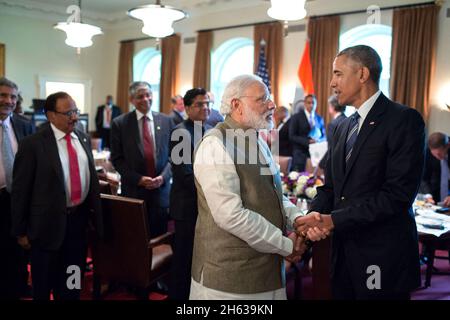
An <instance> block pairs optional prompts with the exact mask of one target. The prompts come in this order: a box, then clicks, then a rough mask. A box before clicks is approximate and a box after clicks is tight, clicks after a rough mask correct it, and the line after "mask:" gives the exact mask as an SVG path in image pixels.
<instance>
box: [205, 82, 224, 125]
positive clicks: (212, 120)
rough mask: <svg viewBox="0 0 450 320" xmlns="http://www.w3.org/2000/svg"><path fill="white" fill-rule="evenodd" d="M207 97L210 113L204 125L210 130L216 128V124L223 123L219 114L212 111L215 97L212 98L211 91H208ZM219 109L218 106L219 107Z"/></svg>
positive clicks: (214, 110)
mask: <svg viewBox="0 0 450 320" xmlns="http://www.w3.org/2000/svg"><path fill="white" fill-rule="evenodd" d="M208 97H209V101H210V106H211V107H210V110H211V112H210V113H209V117H208V120H206V124H207V125H208V126H210V127H212V128H214V127H215V126H216V124H218V123H220V122H223V120H224V119H223V116H222V115H221V114H220V112H219V111H217V110H216V109H214V102H215V97H214V93H212V92H211V91H208ZM219 108H220V106H219Z"/></svg>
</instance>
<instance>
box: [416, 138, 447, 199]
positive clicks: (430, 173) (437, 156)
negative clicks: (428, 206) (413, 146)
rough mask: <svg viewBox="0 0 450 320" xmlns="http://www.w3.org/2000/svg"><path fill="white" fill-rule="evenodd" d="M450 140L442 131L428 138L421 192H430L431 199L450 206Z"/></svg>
mask: <svg viewBox="0 0 450 320" xmlns="http://www.w3.org/2000/svg"><path fill="white" fill-rule="evenodd" d="M449 172H450V141H449V139H448V136H447V135H446V134H445V133H442V132H434V133H432V134H431V135H430V137H429V138H428V150H427V156H426V158H425V170H424V174H423V178H422V184H421V190H420V191H421V192H422V193H426V194H430V195H431V197H430V200H432V202H434V203H440V205H442V206H444V207H450V174H449Z"/></svg>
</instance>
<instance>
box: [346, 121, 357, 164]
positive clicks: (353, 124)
mask: <svg viewBox="0 0 450 320" xmlns="http://www.w3.org/2000/svg"><path fill="white" fill-rule="evenodd" d="M358 119H359V114H358V112H355V113H354V114H353V115H352V116H351V117H350V131H349V132H348V134H347V141H346V142H345V162H346V163H347V162H348V160H349V159H350V156H351V155H352V150H353V145H354V144H355V142H356V138H357V137H358Z"/></svg>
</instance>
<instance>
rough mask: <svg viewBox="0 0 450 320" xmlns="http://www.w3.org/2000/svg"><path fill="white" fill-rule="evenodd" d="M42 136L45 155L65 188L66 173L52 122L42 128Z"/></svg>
mask: <svg viewBox="0 0 450 320" xmlns="http://www.w3.org/2000/svg"><path fill="white" fill-rule="evenodd" d="M42 137H43V140H44V145H43V148H44V150H45V153H44V154H45V155H47V158H48V159H49V161H50V162H51V164H52V166H53V169H54V170H55V172H56V175H57V176H58V179H59V181H60V182H61V185H62V188H63V189H64V190H65V186H64V174H63V169H62V165H61V159H60V158H59V152H58V145H57V144H56V138H55V135H54V133H53V130H52V128H51V127H50V123H49V122H48V123H46V124H45V127H44V128H43V129H42Z"/></svg>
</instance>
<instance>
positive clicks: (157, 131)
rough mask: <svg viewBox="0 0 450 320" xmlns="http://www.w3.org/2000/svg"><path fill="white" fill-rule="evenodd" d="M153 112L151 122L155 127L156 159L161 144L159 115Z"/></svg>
mask: <svg viewBox="0 0 450 320" xmlns="http://www.w3.org/2000/svg"><path fill="white" fill-rule="evenodd" d="M152 114H153V124H154V129H155V138H154V139H155V148H156V159H158V154H159V147H160V145H161V117H160V116H159V114H157V113H155V112H152Z"/></svg>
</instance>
